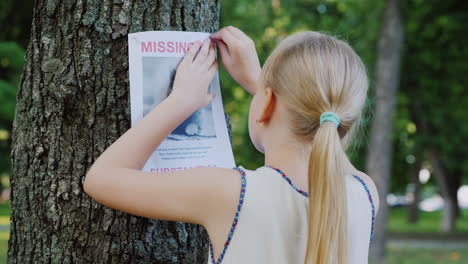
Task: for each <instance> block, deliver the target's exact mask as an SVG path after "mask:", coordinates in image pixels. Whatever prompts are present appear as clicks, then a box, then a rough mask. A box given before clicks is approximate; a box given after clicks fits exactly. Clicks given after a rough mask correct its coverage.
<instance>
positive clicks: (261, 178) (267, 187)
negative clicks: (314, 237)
mask: <svg viewBox="0 0 468 264" xmlns="http://www.w3.org/2000/svg"><path fill="white" fill-rule="evenodd" d="M234 169H237V170H239V171H240V172H241V173H240V175H241V179H242V185H241V186H242V187H241V192H240V198H239V203H238V207H237V212H236V216H235V217H234V220H233V222H232V224H231V230H230V232H229V235H228V237H227V239H226V243H225V244H224V248H223V251H222V253H221V255H220V256H219V258H218V259H217V260H214V256H213V254H212V248H213V247H212V244H211V240H210V242H209V251H208V264H220V263H222V264H239V263H242V264H251V263H252V264H254V263H255V264H264V263H265V264H266V263H268V264H303V263H304V259H305V253H306V242H307V225H308V219H307V213H308V210H309V208H308V204H309V198H308V193H307V192H305V191H302V190H300V189H299V188H298V187H297V186H296V185H295V184H294V183H293V182H292V181H291V179H289V178H288V177H287V176H286V175H285V174H284V173H283V172H282V171H281V170H280V169H278V168H273V167H270V166H263V167H260V168H258V169H256V170H248V169H245V168H244V167H242V166H239V167H236V168H234ZM346 187H347V191H348V192H347V196H348V252H349V253H348V254H349V264H366V263H368V253H369V246H370V242H371V241H372V236H373V229H374V219H375V210H374V204H373V200H372V197H371V195H370V192H369V189H368V187H367V185H366V183H365V182H364V181H362V179H361V178H360V177H359V176H357V175H346Z"/></svg>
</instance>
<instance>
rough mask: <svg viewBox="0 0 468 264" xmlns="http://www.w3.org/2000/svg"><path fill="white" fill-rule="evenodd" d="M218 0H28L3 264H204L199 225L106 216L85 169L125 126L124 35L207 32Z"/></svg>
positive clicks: (214, 22)
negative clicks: (30, 12)
mask: <svg viewBox="0 0 468 264" xmlns="http://www.w3.org/2000/svg"><path fill="white" fill-rule="evenodd" d="M219 9H220V2H219V1H217V0H173V1H162V0H159V1H158V0H146V1H142V0H126V1H123V0H63V1H59V0H36V1H35V7H34V18H33V22H32V32H31V36H30V43H29V46H28V50H27V54H26V57H25V59H26V64H25V67H24V73H23V75H22V78H21V83H20V89H19V91H18V95H17V102H18V103H17V109H16V115H15V120H14V127H13V147H12V177H11V186H12V196H11V207H12V214H11V238H10V240H9V245H8V262H9V263H19V264H25V263H204V262H205V261H207V260H206V256H207V252H208V247H207V243H208V240H207V238H208V237H207V233H206V231H205V229H204V228H203V227H201V226H198V225H194V224H186V223H182V222H167V221H158V220H150V219H145V218H141V217H136V216H132V215H129V214H125V213H123V212H120V211H116V210H112V209H108V208H104V207H103V206H101V205H99V204H97V203H96V202H95V201H93V200H92V199H90V198H89V197H88V196H87V195H86V194H85V193H84V192H83V187H82V180H83V178H84V175H85V173H86V171H87V170H88V168H89V167H90V166H91V164H92V163H93V161H94V160H95V159H96V158H97V157H98V156H99V155H100V153H102V152H103V151H104V150H105V149H106V148H107V147H108V146H109V145H110V144H111V143H112V142H113V141H115V140H116V139H117V138H118V137H119V136H120V135H121V134H123V133H124V132H125V131H126V130H128V129H129V128H130V108H129V100H128V99H129V92H128V87H129V85H128V51H127V34H128V33H131V32H137V31H146V30H181V31H204V32H214V31H216V30H217V29H218V27H219Z"/></svg>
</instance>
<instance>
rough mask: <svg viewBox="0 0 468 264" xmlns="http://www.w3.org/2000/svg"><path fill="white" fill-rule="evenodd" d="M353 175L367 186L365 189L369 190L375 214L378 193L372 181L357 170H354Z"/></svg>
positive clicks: (377, 205)
mask: <svg viewBox="0 0 468 264" xmlns="http://www.w3.org/2000/svg"><path fill="white" fill-rule="evenodd" d="M353 174H354V175H356V176H358V177H359V178H361V179H362V181H363V182H364V183H365V184H366V185H367V188H368V189H369V192H370V195H371V197H372V201H373V202H374V207H375V213H376V214H377V212H378V210H379V193H378V191H377V186H376V185H375V183H374V180H372V178H371V177H370V176H369V175H367V174H365V173H364V172H362V171H359V170H355V171H354V172H353Z"/></svg>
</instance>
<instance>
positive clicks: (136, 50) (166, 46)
mask: <svg viewBox="0 0 468 264" xmlns="http://www.w3.org/2000/svg"><path fill="white" fill-rule="evenodd" d="M209 35H210V34H209V33H200V32H181V31H145V32H137V33H130V34H129V35H128V51H129V54H128V55H129V56H128V57H129V79H130V107H131V124H132V127H133V126H135V125H136V123H137V122H138V121H139V120H141V119H142V118H143V117H144V116H145V115H146V114H147V113H148V112H150V111H151V109H153V108H154V107H155V106H156V105H158V104H159V103H161V102H162V101H163V100H164V99H165V98H166V97H167V96H168V95H169V94H170V92H171V89H172V84H173V81H174V77H175V73H176V70H177V65H178V63H179V62H180V61H181V60H182V58H183V56H184V54H185V52H186V51H187V50H188V48H190V46H191V45H192V44H193V42H195V41H196V40H200V41H203V40H204V39H206V38H208V37H209ZM209 92H210V93H215V94H216V96H215V98H214V99H213V101H212V102H211V103H210V104H209V105H207V106H206V107H204V108H202V109H200V110H198V111H196V112H195V113H193V114H192V115H191V116H190V117H189V118H187V119H186V120H185V121H183V122H182V123H181V124H180V125H179V126H178V127H177V128H176V129H174V130H173V131H172V132H171V134H170V135H169V136H168V137H167V138H166V139H165V140H164V141H163V142H162V143H161V144H160V146H159V147H158V148H157V149H156V150H155V151H154V152H153V153H152V154H151V156H150V158H149V159H148V161H147V163H146V164H145V166H144V167H143V171H148V172H171V171H177V170H184V169H187V168H192V167H198V166H211V167H224V168H232V167H234V166H235V162H234V156H233V153H232V147H231V143H230V141H229V134H228V131H227V126H226V120H225V117H224V109H223V103H222V98H221V89H220V83H219V76H218V73H216V74H215V77H214V79H213V81H212V82H211V84H210V86H209ZM168 114H170V113H168Z"/></svg>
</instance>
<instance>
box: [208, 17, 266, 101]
mask: <svg viewBox="0 0 468 264" xmlns="http://www.w3.org/2000/svg"><path fill="white" fill-rule="evenodd" d="M210 38H211V39H213V40H214V41H216V44H217V45H218V47H219V50H220V53H221V59H222V62H223V66H224V68H226V70H227V71H228V72H229V74H231V76H232V78H234V80H236V81H237V82H238V83H239V84H240V85H242V87H244V88H245V89H246V90H247V91H248V92H249V93H250V94H252V95H254V94H255V92H256V90H257V88H256V85H257V81H258V78H259V76H260V71H261V66H260V61H259V60H258V56H257V51H256V50H255V43H254V42H253V40H252V39H251V38H249V37H248V36H247V35H246V34H245V33H244V32H242V31H240V30H239V29H237V28H235V27H233V26H228V27H224V28H222V29H220V30H219V31H218V32H216V33H213V34H211V35H210Z"/></svg>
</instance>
